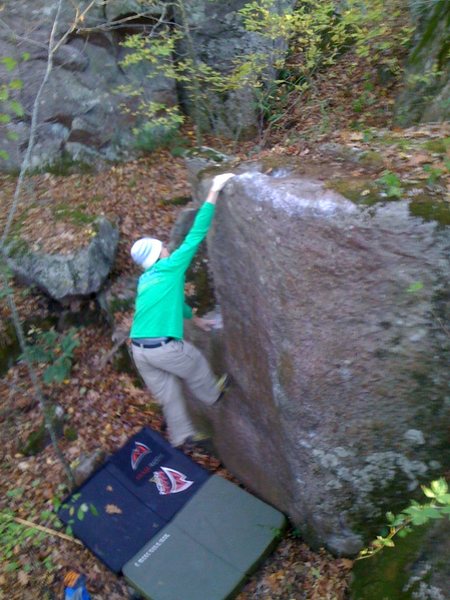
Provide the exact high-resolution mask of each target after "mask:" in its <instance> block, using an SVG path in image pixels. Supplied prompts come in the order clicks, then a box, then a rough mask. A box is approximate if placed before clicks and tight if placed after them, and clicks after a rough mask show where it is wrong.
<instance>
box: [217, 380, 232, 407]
mask: <svg viewBox="0 0 450 600" xmlns="http://www.w3.org/2000/svg"><path fill="white" fill-rule="evenodd" d="M216 385H217V389H218V390H219V396H218V398H217V400H216V402H218V401H219V400H221V399H222V398H223V396H224V394H225V392H226V391H227V390H228V388H229V387H230V385H231V377H230V376H229V375H228V373H224V374H223V375H222V377H219V379H218V381H217V384H216Z"/></svg>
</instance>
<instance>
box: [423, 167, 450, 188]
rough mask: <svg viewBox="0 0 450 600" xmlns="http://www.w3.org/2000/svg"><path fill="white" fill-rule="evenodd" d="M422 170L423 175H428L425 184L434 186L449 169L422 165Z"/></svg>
mask: <svg viewBox="0 0 450 600" xmlns="http://www.w3.org/2000/svg"><path fill="white" fill-rule="evenodd" d="M446 166H447V165H446ZM423 170H424V171H425V173H428V179H427V183H428V184H429V185H434V184H436V183H437V182H438V181H439V180H440V179H441V177H442V176H443V175H445V174H446V172H448V170H449V169H448V168H446V169H440V168H439V167H434V166H433V165H424V166H423Z"/></svg>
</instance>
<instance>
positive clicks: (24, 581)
mask: <svg viewBox="0 0 450 600" xmlns="http://www.w3.org/2000/svg"><path fill="white" fill-rule="evenodd" d="M17 579H18V581H19V583H20V585H23V586H25V585H28V581H29V578H28V574H27V573H26V572H25V571H19V572H18V573H17Z"/></svg>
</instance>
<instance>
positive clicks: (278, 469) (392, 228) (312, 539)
mask: <svg viewBox="0 0 450 600" xmlns="http://www.w3.org/2000/svg"><path fill="white" fill-rule="evenodd" d="M222 194H223V196H222V198H221V200H220V202H219V203H218V209H217V215H216V219H215V227H214V230H213V235H212V237H211V238H210V240H209V248H210V264H211V266H212V270H213V273H214V283H215V288H216V294H217V299H218V301H219V303H220V305H221V308H222V311H223V319H224V334H223V335H224V359H225V362H226V364H227V368H228V370H229V371H230V373H231V375H232V377H233V379H234V387H233V389H232V391H231V393H230V394H229V395H228V397H227V399H226V400H225V401H224V402H223V404H222V406H220V407H218V408H217V409H214V411H213V412H212V413H211V414H210V415H209V417H210V419H211V424H212V427H213V428H214V430H215V435H214V439H215V443H216V446H217V448H218V450H219V452H220V455H221V457H222V459H223V460H224V462H225V464H226V465H227V467H228V468H229V469H230V470H231V471H232V472H233V473H234V474H236V475H237V476H238V477H239V479H240V480H241V481H243V482H244V483H245V484H246V485H247V486H248V487H249V488H250V489H253V490H254V491H256V493H258V495H260V496H261V497H262V498H264V499H266V500H267V501H269V502H270V503H272V504H273V505H275V506H277V507H278V508H280V509H282V510H284V511H285V512H287V513H288V514H289V516H290V517H291V518H292V520H293V521H294V523H296V524H297V525H298V526H299V528H300V530H301V531H302V534H303V536H304V537H305V539H306V540H307V541H308V542H309V543H311V544H312V545H314V546H320V545H325V546H327V547H328V548H329V549H331V550H332V551H333V552H335V553H337V554H353V553H354V552H356V551H357V550H358V549H359V548H360V547H361V546H362V545H363V544H364V543H365V542H367V540H369V539H371V538H372V536H373V535H374V534H375V533H376V532H377V531H378V527H379V526H380V524H381V523H384V513H385V512H386V510H394V511H395V510H396V508H398V506H399V505H400V506H401V507H403V505H404V503H405V502H407V499H408V498H409V497H410V496H411V495H412V494H414V492H415V491H417V490H418V486H419V483H420V482H424V481H429V480H431V479H432V478H433V477H435V476H437V475H442V473H444V472H445V469H446V468H448V466H449V456H448V438H447V436H448V429H449V428H448V424H449V422H448V416H449V415H448V368H447V367H448V363H447V361H446V358H445V357H446V351H447V350H448V334H447V333H446V324H445V323H446V322H447V319H448V310H449V308H448V298H447V295H446V292H445V290H446V286H447V285H448V276H449V274H450V273H449V269H450V267H449V261H448V256H449V236H448V229H447V230H446V229H445V228H444V227H443V226H442V225H440V224H439V223H436V222H434V221H425V220H423V219H421V218H417V217H414V216H413V215H412V214H411V212H410V210H409V201H408V200H399V201H396V202H388V203H382V202H380V203H379V204H375V205H373V206H361V205H357V204H354V203H353V202H351V201H349V200H347V199H346V198H344V197H342V196H340V195H339V194H337V193H335V192H333V191H331V190H327V189H324V187H323V185H322V184H321V183H320V182H318V181H313V180H308V179H305V178H301V177H298V176H294V175H291V176H285V177H278V178H273V177H268V176H266V175H262V174H259V173H254V172H253V173H247V174H243V175H240V176H238V177H236V178H235V179H234V180H232V181H231V182H230V183H229V184H228V185H227V187H226V189H225V191H224V192H222ZM417 282H420V285H419V286H418V285H417ZM418 288H420V289H418ZM414 290H416V291H414ZM446 402H447V404H446Z"/></svg>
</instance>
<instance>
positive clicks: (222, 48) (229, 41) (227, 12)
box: [175, 0, 295, 137]
mask: <svg viewBox="0 0 450 600" xmlns="http://www.w3.org/2000/svg"><path fill="white" fill-rule="evenodd" d="M182 4H183V5H184V11H183V10H180V9H179V8H175V20H176V22H177V23H178V25H179V26H180V27H181V28H182V29H184V30H186V29H187V30H188V31H189V36H188V37H187V36H185V37H184V38H183V39H182V40H181V42H180V43H179V51H180V52H181V53H182V54H186V55H187V56H188V57H189V58H194V60H196V61H200V62H204V63H206V64H207V65H209V66H211V67H213V68H214V69H216V70H218V71H219V73H224V74H227V73H229V72H230V70H231V69H232V67H233V63H234V62H235V61H236V59H238V58H241V57H246V56H249V55H250V54H254V55H257V54H262V55H263V56H265V57H266V58H265V60H264V62H265V64H267V71H266V72H265V73H263V74H262V76H261V83H262V84H263V85H265V84H267V83H268V82H269V81H270V80H271V79H273V77H274V75H275V70H274V68H273V63H274V62H275V56H276V57H278V58H279V57H280V56H282V52H283V48H282V45H283V42H281V40H273V39H270V37H269V36H268V37H265V36H262V35H260V34H258V33H255V32H249V31H247V30H246V29H245V27H244V25H243V21H242V17H241V16H240V15H239V14H238V11H239V10H240V9H241V8H243V7H244V6H245V5H246V4H248V0H223V1H221V2H210V1H209V0H184V1H183V3H182ZM294 4H295V1H293V0H280V1H277V2H275V3H274V5H273V10H276V11H278V12H280V13H281V12H283V11H286V10H289V9H291V8H292V7H293V6H294ZM279 52H281V54H279ZM190 85H192V82H190ZM202 92H203V93H205V91H204V90H202ZM206 93H207V94H208V98H207V101H206V102H205V109H204V110H202V112H201V114H200V115H199V114H197V113H196V110H197V105H198V102H192V101H190V100H189V94H186V93H185V94H184V95H183V101H184V103H185V105H186V107H187V109H188V110H189V112H190V113H191V114H192V115H193V116H194V117H197V118H201V119H202V120H203V124H204V127H206V128H207V129H209V128H211V127H212V128H213V129H215V131H217V132H219V133H224V134H225V135H228V136H230V137H249V136H252V135H254V134H255V133H256V131H257V126H258V115H257V108H256V104H257V102H256V101H255V92H254V89H252V87H251V86H245V85H244V86H242V87H241V88H240V89H236V90H232V91H228V92H226V93H225V94H214V93H208V92H206Z"/></svg>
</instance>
